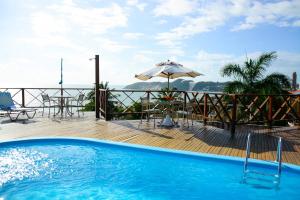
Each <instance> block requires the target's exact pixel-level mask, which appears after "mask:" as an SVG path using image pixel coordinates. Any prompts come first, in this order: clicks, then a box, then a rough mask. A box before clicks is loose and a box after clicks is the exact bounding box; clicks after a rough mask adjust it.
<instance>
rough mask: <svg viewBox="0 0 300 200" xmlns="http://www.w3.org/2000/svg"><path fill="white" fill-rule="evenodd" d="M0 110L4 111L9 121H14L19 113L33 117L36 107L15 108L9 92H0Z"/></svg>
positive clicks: (29, 117)
mask: <svg viewBox="0 0 300 200" xmlns="http://www.w3.org/2000/svg"><path fill="white" fill-rule="evenodd" d="M0 110H1V111H5V112H6V113H7V115H8V116H9V118H10V120H11V121H16V120H18V118H19V116H20V115H21V114H22V115H26V117H27V119H33V118H34V116H35V114H36V110H37V109H31V108H17V107H16V105H15V103H14V101H13V99H12V97H11V95H10V93H9V92H0Z"/></svg>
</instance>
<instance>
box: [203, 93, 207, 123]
mask: <svg viewBox="0 0 300 200" xmlns="http://www.w3.org/2000/svg"><path fill="white" fill-rule="evenodd" d="M203 95H204V108H203V110H204V120H203V122H204V125H206V124H207V117H208V112H207V111H208V110H207V109H208V107H207V94H206V93H204V94H203Z"/></svg>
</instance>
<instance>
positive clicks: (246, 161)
mask: <svg viewBox="0 0 300 200" xmlns="http://www.w3.org/2000/svg"><path fill="white" fill-rule="evenodd" d="M250 147H251V133H249V134H248V137H247V146H246V160H245V163H244V173H245V172H246V171H247V170H248V158H249V157H250Z"/></svg>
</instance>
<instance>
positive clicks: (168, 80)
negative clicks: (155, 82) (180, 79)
mask: <svg viewBox="0 0 300 200" xmlns="http://www.w3.org/2000/svg"><path fill="white" fill-rule="evenodd" d="M168 91H170V76H168Z"/></svg>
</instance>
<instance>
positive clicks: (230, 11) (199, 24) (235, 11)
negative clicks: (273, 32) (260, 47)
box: [156, 0, 300, 46]
mask: <svg viewBox="0 0 300 200" xmlns="http://www.w3.org/2000/svg"><path fill="white" fill-rule="evenodd" d="M167 3H169V1H165V2H164V3H163V5H167ZM173 4H174V5H173V6H174V7H176V8H178V9H179V10H178V11H176V12H177V14H178V15H187V16H186V17H185V18H183V21H182V22H181V23H180V24H179V25H178V26H177V27H175V28H172V29H171V30H169V31H167V32H162V33H158V34H157V36H156V39H157V41H158V43H159V44H162V45H165V46H172V45H174V43H177V45H180V42H181V41H182V40H184V39H186V38H189V37H192V36H194V35H197V34H200V33H204V32H210V31H213V30H215V29H216V28H218V27H220V26H223V25H225V24H226V23H227V22H228V21H229V20H230V19H238V20H240V23H239V24H238V25H236V26H234V27H233V28H232V30H233V31H238V30H245V29H251V28H254V27H256V26H257V25H259V24H262V23H268V24H273V25H275V26H279V27H283V26H284V27H286V26H300V22H299V21H300V12H299V10H300V1H299V0H291V1H278V2H267V3H262V2H260V1H251V0H226V1H221V0H214V1H203V2H201V6H200V7H198V8H197V10H196V11H195V9H191V10H189V9H185V8H184V7H182V8H181V7H180V6H178V4H179V3H174V2H173ZM160 8H161V9H160V11H161V12H158V13H156V15H158V14H159V15H163V14H164V13H163V9H162V6H161V7H160ZM170 10H171V12H170V13H171V14H170V15H172V8H170ZM175 10H176V9H175ZM188 10H189V11H188ZM192 11H195V12H192ZM164 12H165V13H167V12H168V9H167V7H165V8H164ZM174 12H175V11H174ZM174 15H175V14H174Z"/></svg>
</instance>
